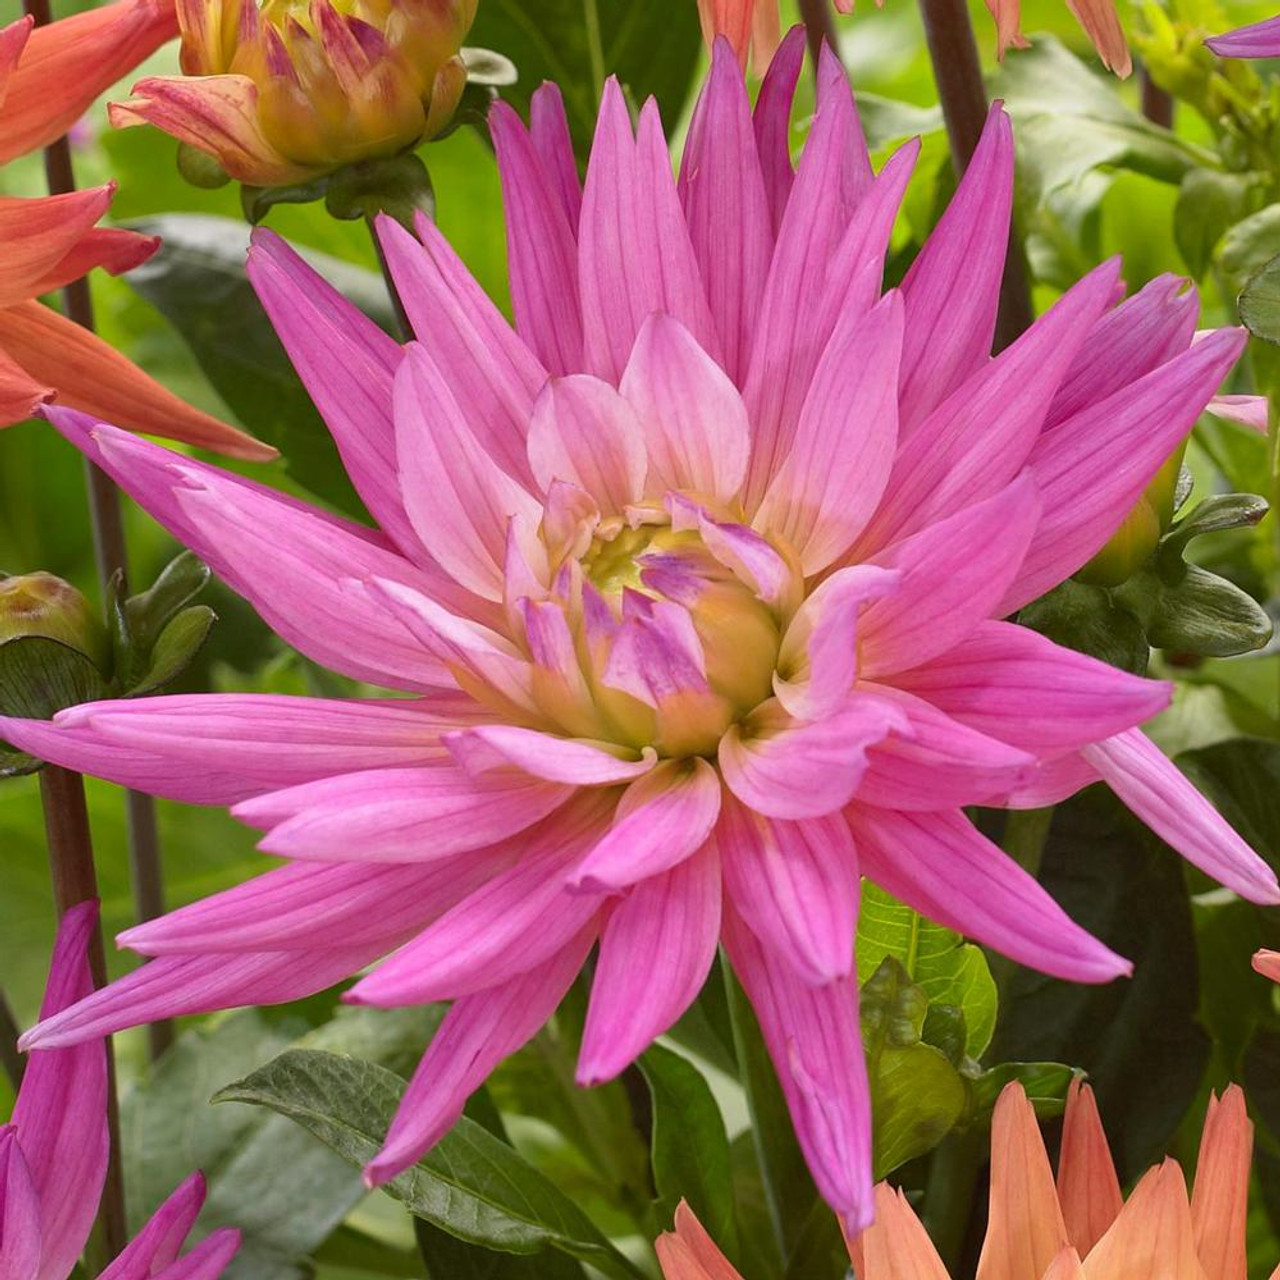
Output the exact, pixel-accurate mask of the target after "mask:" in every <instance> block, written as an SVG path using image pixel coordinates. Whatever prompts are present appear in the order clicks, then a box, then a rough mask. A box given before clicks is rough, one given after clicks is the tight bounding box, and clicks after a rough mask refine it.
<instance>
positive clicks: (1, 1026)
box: [0, 991, 27, 1093]
mask: <svg viewBox="0 0 1280 1280" xmlns="http://www.w3.org/2000/svg"><path fill="white" fill-rule="evenodd" d="M18 1034H19V1032H18V1020H17V1018H15V1017H14V1016H13V1010H12V1009H11V1008H10V1007H9V998H8V996H6V995H5V993H4V992H3V991H0V1062H2V1063H3V1064H4V1073H5V1075H7V1076H8V1077H9V1083H10V1084H11V1085H12V1086H13V1091H14V1092H15V1093H17V1091H18V1090H19V1088H21V1086H22V1073H23V1071H24V1070H25V1069H26V1065H27V1060H26V1059H25V1058H24V1057H23V1056H22V1054H20V1053H19V1052H18Z"/></svg>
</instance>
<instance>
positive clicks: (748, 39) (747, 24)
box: [698, 0, 848, 75]
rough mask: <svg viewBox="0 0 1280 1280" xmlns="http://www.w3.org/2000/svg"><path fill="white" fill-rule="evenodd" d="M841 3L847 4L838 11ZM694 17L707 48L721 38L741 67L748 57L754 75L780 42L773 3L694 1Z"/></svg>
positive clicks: (761, 70) (772, 0) (758, 0)
mask: <svg viewBox="0 0 1280 1280" xmlns="http://www.w3.org/2000/svg"><path fill="white" fill-rule="evenodd" d="M845 3H848V0H844V3H842V5H841V7H842V8H844V4H845ZM845 11H846V12H847V9H846V10H845ZM698 16H699V17H700V18H701V19H702V38H703V39H704V40H705V41H706V42H707V45H708V47H710V46H711V45H713V44H714V43H715V40H716V37H717V36H724V38H725V39H726V40H728V42H729V43H730V44H731V45H732V46H733V51H734V53H736V54H737V55H738V62H739V64H740V65H741V66H743V67H744V68H745V67H746V65H747V54H748V53H750V54H751V64H752V66H753V67H754V68H755V71H756V74H757V75H763V74H764V73H765V70H766V68H767V67H768V65H769V60H770V59H771V58H772V57H773V55H774V54H775V53H776V52H777V50H778V44H779V43H780V42H781V40H782V24H781V22H780V20H779V18H778V4H777V0H698Z"/></svg>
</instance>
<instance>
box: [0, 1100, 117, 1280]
mask: <svg viewBox="0 0 1280 1280" xmlns="http://www.w3.org/2000/svg"><path fill="white" fill-rule="evenodd" d="M97 1207H98V1202H97V1198H96V1196H95V1198H94V1200H93V1201H91V1202H90V1205H89V1208H90V1209H91V1210H92V1211H96V1210H97ZM90 1221H91V1222H92V1216H91V1217H90ZM87 1234H88V1233H87V1232H86V1235H87ZM83 1243H84V1242H83V1241H80V1242H79V1243H77V1245H76V1255H77V1256H78V1255H79V1252H80V1249H81V1247H82V1245H83ZM40 1244H41V1229H40V1197H39V1196H38V1195H37V1194H36V1189H35V1186H34V1185H33V1184H32V1181H31V1172H30V1170H29V1169H28V1168H27V1162H26V1161H25V1160H24V1159H23V1158H22V1148H21V1147H20V1146H19V1145H18V1131H17V1130H16V1129H15V1128H14V1127H13V1125H11V1124H6V1125H0V1275H2V1276H12V1277H13V1280H39V1276H40ZM74 1262H75V1258H74V1257H73V1258H72V1259H71V1263H70V1265H74ZM58 1274H59V1275H61V1274H62V1273H61V1272H59V1273H58Z"/></svg>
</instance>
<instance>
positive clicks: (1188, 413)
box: [999, 329, 1247, 614]
mask: <svg viewBox="0 0 1280 1280" xmlns="http://www.w3.org/2000/svg"><path fill="white" fill-rule="evenodd" d="M1246 337H1247V335H1246V333H1245V331H1244V330H1243V329H1220V330H1218V331H1217V332H1216V333H1214V334H1212V335H1210V336H1209V337H1207V338H1205V339H1204V341H1203V342H1197V343H1196V344H1195V346H1193V347H1191V348H1190V350H1188V351H1187V352H1186V353H1185V354H1183V355H1181V356H1178V357H1177V358H1176V359H1174V360H1171V361H1170V362H1169V363H1168V364H1166V365H1163V366H1162V367H1161V368H1159V369H1157V370H1155V371H1154V372H1152V373H1150V374H1148V375H1147V376H1146V377H1144V378H1142V379H1140V380H1139V381H1137V382H1135V383H1133V384H1132V385H1131V386H1130V387H1127V388H1125V389H1124V390H1123V391H1119V392H1117V393H1116V394H1115V395H1113V396H1111V397H1109V398H1108V399H1106V400H1103V401H1101V402H1100V403H1097V404H1094V405H1092V406H1090V407H1089V408H1087V409H1084V410H1082V411H1081V412H1080V413H1078V414H1076V415H1075V417H1073V418H1071V419H1069V420H1068V421H1066V422H1064V423H1062V425H1061V426H1059V427H1056V428H1055V429H1054V430H1052V431H1049V432H1046V433H1045V434H1044V435H1043V436H1042V437H1041V439H1040V443H1039V444H1037V445H1036V447H1035V449H1034V450H1032V453H1031V458H1030V470H1031V473H1032V475H1033V476H1034V477H1035V480H1036V484H1037V485H1038V486H1039V488H1040V492H1041V494H1042V496H1043V498H1044V518H1043V519H1042V520H1041V522H1040V527H1039V528H1038V529H1037V530H1036V535H1035V538H1034V539H1033V541H1032V543H1031V547H1030V549H1029V551H1028V552H1027V557H1026V563H1025V564H1024V565H1023V566H1022V569H1021V570H1020V572H1019V573H1018V576H1017V579H1016V580H1015V581H1014V583H1013V584H1012V586H1011V587H1010V589H1009V591H1008V593H1007V595H1006V596H1005V598H1004V600H1003V602H1002V603H1001V606H1000V610H999V611H1000V613H1002V614H1005V613H1011V612H1012V611H1013V610H1014V609H1017V608H1020V607H1021V606H1022V605H1024V604H1026V603H1027V602H1028V601H1030V600H1034V599H1035V598H1036V597H1037V596H1039V595H1041V594H1043V593H1044V592H1045V591H1047V590H1048V589H1049V588H1050V587H1054V586H1057V584H1058V583H1059V582H1061V581H1062V580H1063V579H1064V578H1066V577H1068V576H1069V575H1070V574H1072V573H1074V572H1075V571H1076V570H1077V569H1079V568H1080V567H1081V566H1082V565H1084V564H1086V563H1087V562H1088V560H1089V559H1090V557H1091V556H1093V555H1094V554H1095V553H1096V552H1097V551H1099V550H1100V549H1101V548H1102V547H1103V546H1104V545H1105V543H1106V541H1107V539H1108V538H1110V537H1111V535H1112V534H1113V533H1115V531H1116V530H1117V529H1118V528H1119V527H1120V525H1121V524H1122V523H1123V522H1124V519H1125V518H1126V516H1127V515H1128V514H1129V512H1130V511H1131V510H1132V509H1133V506H1134V504H1135V503H1136V502H1137V501H1138V498H1139V497H1140V496H1141V494H1142V491H1143V490H1144V489H1145V488H1146V487H1147V485H1148V484H1149V483H1150V482H1151V479H1152V477H1153V476H1154V475H1155V473H1156V472H1157V471H1158V470H1159V469H1160V467H1161V466H1163V464H1164V463H1165V461H1166V460H1167V459H1168V457H1169V455H1170V454H1171V453H1173V451H1174V450H1175V449H1176V448H1177V446H1178V445H1179V443H1181V441H1182V440H1183V439H1184V438H1185V437H1186V435H1187V432H1189V431H1190V430H1191V428H1192V427H1193V426H1194V425H1195V420H1196V418H1197V417H1198V416H1199V414H1200V413H1201V411H1202V410H1203V409H1204V407H1205V405H1206V404H1208V402H1209V399H1210V397H1211V396H1212V395H1213V393H1214V391H1216V390H1217V388H1218V386H1219V385H1220V384H1221V382H1222V380H1223V378H1225V377H1226V376H1227V373H1228V372H1229V371H1230V369H1231V366H1232V365H1233V364H1234V363H1235V362H1236V359H1237V358H1238V357H1239V355H1240V352H1241V351H1242V350H1243V348H1244V344H1245V339H1246Z"/></svg>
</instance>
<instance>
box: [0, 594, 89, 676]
mask: <svg viewBox="0 0 1280 1280" xmlns="http://www.w3.org/2000/svg"><path fill="white" fill-rule="evenodd" d="M30 636H38V637H41V638H43V639H46V640H56V641H57V642H58V643H59V644H63V645H66V646H67V648H68V649H74V650H75V651H76V652H77V653H82V654H84V656H85V657H87V658H88V659H89V660H90V661H91V662H92V663H93V664H94V666H96V667H97V668H98V670H99V671H101V672H103V673H104V674H106V673H107V672H108V671H109V669H110V664H111V643H110V640H109V639H108V637H107V631H106V628H105V627H104V626H103V624H102V619H101V618H100V617H98V615H97V613H96V612H95V610H94V609H93V607H92V606H91V605H90V604H89V602H88V600H86V599H85V598H84V596H83V595H81V594H80V592H79V591H77V590H76V589H75V587H73V586H72V585H71V584H70V583H68V582H64V581H63V580H62V579H61V578H56V577H54V575H53V574H51V573H27V574H23V575H21V576H20V577H15V578H0V645H4V644H8V643H9V642H10V641H12V640H19V639H25V638H27V637H30Z"/></svg>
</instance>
